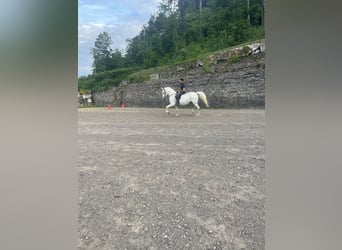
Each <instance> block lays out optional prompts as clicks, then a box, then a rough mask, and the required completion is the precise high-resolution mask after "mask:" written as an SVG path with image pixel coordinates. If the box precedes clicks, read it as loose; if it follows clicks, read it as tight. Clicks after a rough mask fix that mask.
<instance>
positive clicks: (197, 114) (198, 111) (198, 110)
mask: <svg viewBox="0 0 342 250" xmlns="http://www.w3.org/2000/svg"><path fill="white" fill-rule="evenodd" d="M194 106H195V107H196V108H197V113H196V116H199V115H200V106H198V104H197V103H196V104H195V103H194Z"/></svg>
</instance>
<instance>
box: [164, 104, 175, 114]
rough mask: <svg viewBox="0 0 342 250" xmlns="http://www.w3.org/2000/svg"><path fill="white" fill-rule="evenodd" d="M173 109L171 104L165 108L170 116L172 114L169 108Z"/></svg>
mask: <svg viewBox="0 0 342 250" xmlns="http://www.w3.org/2000/svg"><path fill="white" fill-rule="evenodd" d="M171 107H173V104H169V105H167V106H166V108H165V112H166V113H167V114H168V115H169V114H170V111H169V108H171Z"/></svg>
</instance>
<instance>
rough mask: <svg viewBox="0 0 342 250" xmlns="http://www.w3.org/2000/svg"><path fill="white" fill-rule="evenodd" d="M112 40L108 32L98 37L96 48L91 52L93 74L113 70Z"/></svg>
mask: <svg viewBox="0 0 342 250" xmlns="http://www.w3.org/2000/svg"><path fill="white" fill-rule="evenodd" d="M112 43H113V42H112V38H111V37H110V36H109V34H108V33H107V32H102V33H100V34H99V35H98V37H97V38H96V41H95V47H94V48H93V49H92V50H91V53H92V55H93V58H94V61H93V73H99V72H103V71H106V70H110V69H111V55H112V49H111V47H110V45H111V44H112Z"/></svg>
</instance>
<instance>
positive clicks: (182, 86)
mask: <svg viewBox="0 0 342 250" xmlns="http://www.w3.org/2000/svg"><path fill="white" fill-rule="evenodd" d="M185 92H186V88H185V83H184V79H183V78H179V88H178V89H177V93H176V100H177V104H179V99H180V98H181V95H183V94H184V93H185Z"/></svg>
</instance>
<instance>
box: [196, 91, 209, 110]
mask: <svg viewBox="0 0 342 250" xmlns="http://www.w3.org/2000/svg"><path fill="white" fill-rule="evenodd" d="M196 94H197V95H198V96H199V98H200V99H201V100H202V102H204V104H205V106H206V107H207V108H209V104H208V101H207V96H206V95H205V94H204V92H202V91H198V92H196Z"/></svg>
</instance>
